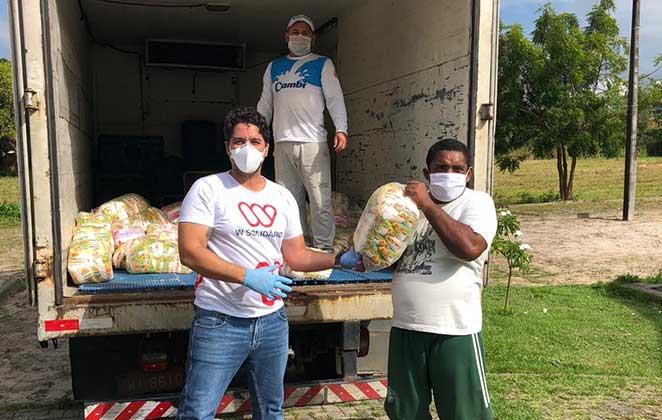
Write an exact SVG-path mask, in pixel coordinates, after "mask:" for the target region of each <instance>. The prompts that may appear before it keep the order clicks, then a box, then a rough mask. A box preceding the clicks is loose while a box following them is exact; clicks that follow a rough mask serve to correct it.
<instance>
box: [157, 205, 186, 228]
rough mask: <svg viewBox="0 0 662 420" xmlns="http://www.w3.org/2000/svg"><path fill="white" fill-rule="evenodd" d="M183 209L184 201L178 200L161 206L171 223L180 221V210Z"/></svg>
mask: <svg viewBox="0 0 662 420" xmlns="http://www.w3.org/2000/svg"><path fill="white" fill-rule="evenodd" d="M181 209H182V202H181V201H178V202H176V203H172V204H168V205H167V206H163V207H161V210H162V211H163V213H165V215H166V217H167V218H168V220H169V221H170V222H171V223H177V222H179V212H180V211H181Z"/></svg>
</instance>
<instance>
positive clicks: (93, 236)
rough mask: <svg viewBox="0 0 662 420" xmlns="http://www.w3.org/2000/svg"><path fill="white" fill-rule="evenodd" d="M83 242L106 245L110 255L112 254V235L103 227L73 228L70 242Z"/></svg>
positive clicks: (83, 226)
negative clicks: (97, 242) (99, 242)
mask: <svg viewBox="0 0 662 420" xmlns="http://www.w3.org/2000/svg"><path fill="white" fill-rule="evenodd" d="M83 240H87V241H101V242H104V243H105V244H106V245H107V247H108V249H109V252H110V253H112V252H113V249H114V248H115V243H114V241H113V235H112V233H111V231H110V230H109V229H106V228H105V227H97V226H92V225H82V226H76V227H75V228H74V233H73V235H72V238H71V241H72V242H77V241H83Z"/></svg>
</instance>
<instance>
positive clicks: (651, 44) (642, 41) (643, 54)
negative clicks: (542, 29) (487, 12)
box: [501, 0, 662, 79]
mask: <svg viewBox="0 0 662 420" xmlns="http://www.w3.org/2000/svg"><path fill="white" fill-rule="evenodd" d="M640 1H641V17H640V19H641V22H640V29H639V73H640V74H647V73H650V72H652V71H653V70H655V68H656V67H655V66H654V65H653V60H654V59H655V57H656V56H658V55H660V54H662V0H640ZM596 2H597V0H551V1H550V3H551V4H552V7H553V8H554V10H556V11H557V12H570V13H574V14H575V15H576V16H577V17H578V18H579V19H580V22H582V25H585V24H586V14H587V13H588V12H589V11H590V10H591V7H592V6H593V5H594V4H595V3H596ZM544 3H545V2H544V1H541V0H501V20H502V21H503V23H505V24H507V25H511V24H514V23H518V24H520V25H522V27H523V28H524V32H525V33H526V34H531V32H532V31H533V28H534V21H535V19H536V17H537V16H538V10H539V9H540V6H541V5H543V4H544ZM614 16H615V17H616V21H617V23H618V27H619V28H620V29H621V36H623V37H625V38H626V39H628V42H629V40H630V31H631V23H632V0H616V12H615V14H614ZM654 76H655V77H657V78H660V79H662V70H659V71H658V72H656V73H655V74H654Z"/></svg>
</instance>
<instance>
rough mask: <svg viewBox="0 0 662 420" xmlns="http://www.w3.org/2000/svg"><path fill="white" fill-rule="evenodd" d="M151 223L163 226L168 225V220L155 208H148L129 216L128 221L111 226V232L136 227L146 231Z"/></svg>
mask: <svg viewBox="0 0 662 420" xmlns="http://www.w3.org/2000/svg"><path fill="white" fill-rule="evenodd" d="M152 223H158V224H165V223H169V222H168V218H167V217H166V216H165V214H163V212H162V211H161V210H160V209H157V208H155V207H148V208H146V209H144V210H142V211H140V212H138V213H134V214H132V215H130V216H129V218H128V219H125V220H121V221H119V222H117V223H115V224H114V225H113V231H118V230H120V229H125V228H129V227H137V228H140V229H142V230H147V226H149V225H151V224H152Z"/></svg>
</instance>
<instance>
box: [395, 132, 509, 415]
mask: <svg viewBox="0 0 662 420" xmlns="http://www.w3.org/2000/svg"><path fill="white" fill-rule="evenodd" d="M426 163H427V168H426V169H424V170H423V174H424V176H425V178H426V179H427V180H428V181H429V185H430V186H429V189H428V188H427V187H426V186H425V184H423V183H421V182H417V181H411V182H409V183H408V184H407V187H406V192H405V193H406V194H407V195H408V196H409V197H411V199H412V200H413V201H414V202H415V203H416V204H417V205H418V207H419V209H420V210H421V213H422V215H423V216H425V217H422V218H421V220H420V222H419V225H418V226H417V229H416V232H415V235H414V239H413V243H412V244H411V245H410V246H409V247H408V249H407V251H406V252H405V254H404V255H403V256H402V258H401V259H400V261H399V263H398V265H397V267H396V269H395V272H394V274H393V289H392V293H393V327H392V329H391V336H390V344H389V360H388V392H387V396H386V402H385V408H386V412H387V414H388V416H389V418H391V419H430V418H431V417H430V412H429V407H430V400H431V397H430V393H431V391H432V392H433V393H434V401H435V405H436V407H437V411H438V413H439V417H440V418H442V419H446V420H465V419H466V420H468V419H472V420H477V419H480V420H489V419H491V418H492V408H491V405H490V397H489V394H488V391H487V384H486V382H485V357H484V354H483V341H482V335H481V331H482V307H481V293H482V285H483V283H482V276H481V273H482V269H483V263H484V262H485V259H486V258H487V254H488V250H489V248H490V244H491V242H492V240H493V239H494V236H495V234H496V228H497V218H496V211H495V209H494V202H493V201H492V198H491V197H490V196H489V195H488V194H486V193H483V192H479V191H474V190H472V189H469V188H467V183H468V182H469V181H470V180H471V176H472V168H471V165H470V159H469V150H468V149H467V147H466V146H465V145H464V144H462V143H460V142H459V141H456V140H442V141H439V142H437V143H435V144H434V145H432V147H431V148H430V150H429V151H428V154H427V158H426ZM421 250H423V252H421Z"/></svg>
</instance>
